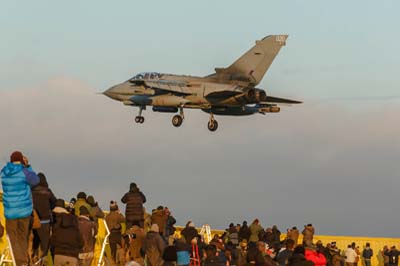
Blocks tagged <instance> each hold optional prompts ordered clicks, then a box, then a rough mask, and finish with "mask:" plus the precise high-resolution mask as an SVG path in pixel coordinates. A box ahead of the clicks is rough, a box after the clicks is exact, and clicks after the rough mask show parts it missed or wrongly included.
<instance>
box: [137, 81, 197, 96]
mask: <svg viewBox="0 0 400 266" xmlns="http://www.w3.org/2000/svg"><path fill="white" fill-rule="evenodd" d="M144 85H146V86H147V87H150V88H153V89H159V90H163V91H169V92H174V93H180V94H185V95H190V94H192V92H191V90H190V87H188V83H187V82H183V81H171V80H157V81H144Z"/></svg>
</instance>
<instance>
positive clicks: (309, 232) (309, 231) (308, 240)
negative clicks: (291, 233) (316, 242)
mask: <svg viewBox="0 0 400 266" xmlns="http://www.w3.org/2000/svg"><path fill="white" fill-rule="evenodd" d="M314 233H315V229H314V226H313V225H312V224H308V225H305V226H304V230H303V232H302V234H303V244H304V245H305V246H306V247H311V246H312V245H313V239H314Z"/></svg>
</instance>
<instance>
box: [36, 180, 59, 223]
mask: <svg viewBox="0 0 400 266" xmlns="http://www.w3.org/2000/svg"><path fill="white" fill-rule="evenodd" d="M39 179H40V182H39V184H38V185H37V186H35V187H34V188H32V199H33V208H34V209H35V210H36V211H37V213H38V215H39V218H40V220H41V221H49V222H50V220H51V210H52V209H54V207H55V205H56V201H57V199H56V197H55V196H54V194H53V192H52V191H51V190H50V189H49V185H48V184H47V180H46V177H45V176H40V177H39Z"/></svg>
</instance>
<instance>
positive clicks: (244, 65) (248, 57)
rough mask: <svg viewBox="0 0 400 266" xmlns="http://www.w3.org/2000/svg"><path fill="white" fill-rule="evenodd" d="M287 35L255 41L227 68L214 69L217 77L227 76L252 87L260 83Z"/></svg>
mask: <svg viewBox="0 0 400 266" xmlns="http://www.w3.org/2000/svg"><path fill="white" fill-rule="evenodd" d="M287 38H288V35H269V36H267V37H265V38H264V39H262V40H259V41H256V45H254V46H253V47H252V48H251V49H250V50H248V51H247V52H246V53H245V54H244V55H242V56H241V57H240V58H239V59H237V60H236V61H235V62H234V63H233V64H232V65H230V66H229V67H228V68H222V69H221V68H220V69H218V68H217V69H215V70H216V72H217V75H219V74H223V76H225V75H229V77H230V79H234V80H236V79H237V80H242V81H243V80H245V81H249V82H250V83H251V84H253V85H257V84H258V83H260V81H261V80H262V78H263V77H264V75H265V73H266V72H267V70H268V68H269V67H270V65H271V64H272V62H273V61H274V59H275V57H276V55H277V54H278V53H279V50H280V49H281V47H282V46H284V45H285V44H286V39H287Z"/></svg>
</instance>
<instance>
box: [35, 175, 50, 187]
mask: <svg viewBox="0 0 400 266" xmlns="http://www.w3.org/2000/svg"><path fill="white" fill-rule="evenodd" d="M37 176H38V177H39V185H40V186H43V187H49V184H48V183H47V179H46V176H45V175H44V174H43V173H38V175H37Z"/></svg>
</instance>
